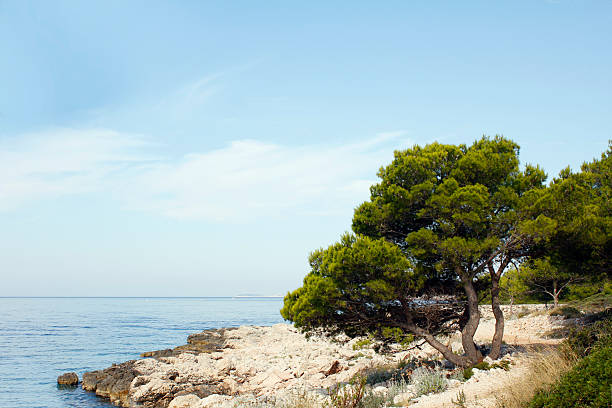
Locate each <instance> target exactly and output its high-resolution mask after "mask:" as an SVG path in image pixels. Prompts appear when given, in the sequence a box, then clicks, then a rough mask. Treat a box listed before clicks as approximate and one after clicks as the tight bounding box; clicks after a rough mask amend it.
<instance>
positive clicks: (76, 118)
mask: <svg viewBox="0 0 612 408" xmlns="http://www.w3.org/2000/svg"><path fill="white" fill-rule="evenodd" d="M611 38H612V1H607V0H605V1H604V0H602V1H588V0H587V1H566V0H558V1H553V0H548V1H546V0H542V1H537V0H529V1H508V2H490V1H482V2H480V1H464V2H456V1H385V2H361V1H337V2H328V1H308V2H286V1H266V2H253V1H225V2H204V1H154V0H147V1H135V0H134V1H129V2H125V1H86V2H85V1H59V0H58V1H55V0H50V1H42V0H41V1H26V0H19V1H17V0H14V1H12V0H10V1H8V0H0V55H1V58H2V60H1V63H0V277H1V282H2V284H1V285H0V296H232V295H236V294H244V293H257V294H263V295H272V294H281V295H283V294H285V293H286V292H287V291H289V290H293V289H295V288H296V287H298V286H300V285H301V282H302V279H303V277H304V275H305V274H306V273H307V272H308V263H307V258H308V254H309V252H310V251H312V250H314V249H316V248H319V247H322V246H327V245H330V244H332V243H333V242H334V241H336V240H337V239H338V238H339V237H340V236H341V234H342V233H343V232H345V231H347V230H350V225H351V219H352V213H353V209H354V208H355V207H356V206H358V205H359V204H360V203H361V202H363V201H364V200H367V199H368V197H369V190H368V188H369V186H370V185H371V184H373V183H375V182H376V172H377V170H378V169H379V168H380V167H381V166H382V165H385V164H387V163H389V162H390V161H391V160H392V158H393V151H394V150H398V149H405V148H408V147H410V146H412V145H414V144H419V145H425V144H427V143H431V142H434V141H438V142H442V143H453V144H459V143H464V144H470V143H472V142H473V141H474V140H476V139H478V138H480V137H481V136H482V135H496V134H502V135H504V136H506V137H509V138H511V139H513V140H514V141H516V142H517V143H519V144H520V146H521V156H520V157H521V162H522V164H525V163H533V164H539V165H541V166H542V167H543V168H544V169H545V170H546V171H547V173H548V174H549V177H552V176H554V175H556V174H557V173H558V172H559V170H560V169H562V168H564V167H566V166H568V165H569V166H571V167H572V168H573V169H578V168H579V166H580V164H581V163H582V162H584V161H590V160H592V159H593V158H594V157H597V156H599V155H600V154H601V152H603V151H604V150H605V149H606V148H607V141H608V140H609V139H612V98H611V95H612V80H611V76H612V48H611V47H610V39H611Z"/></svg>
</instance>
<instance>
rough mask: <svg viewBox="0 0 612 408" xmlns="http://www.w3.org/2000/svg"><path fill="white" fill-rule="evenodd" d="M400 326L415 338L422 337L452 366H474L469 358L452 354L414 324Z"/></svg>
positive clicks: (447, 348)
mask: <svg viewBox="0 0 612 408" xmlns="http://www.w3.org/2000/svg"><path fill="white" fill-rule="evenodd" d="M401 326H402V327H403V328H404V329H406V330H408V331H409V332H412V333H414V334H416V335H417V336H421V337H423V339H425V341H426V342H427V343H429V345H430V346H432V347H433V348H435V349H436V350H438V351H439V352H440V353H441V354H442V355H443V356H444V358H446V359H447V360H448V361H450V362H451V363H453V364H454V365H456V366H458V367H470V366H471V365H473V364H474V363H473V362H472V361H470V359H469V358H467V357H464V356H460V355H457V354H455V353H453V350H452V348H450V347H449V346H446V345H444V344H442V343H440V342H439V341H438V340H436V337H435V336H434V335H433V334H431V333H430V332H428V331H426V330H423V329H421V328H420V327H418V326H416V325H414V324H401Z"/></svg>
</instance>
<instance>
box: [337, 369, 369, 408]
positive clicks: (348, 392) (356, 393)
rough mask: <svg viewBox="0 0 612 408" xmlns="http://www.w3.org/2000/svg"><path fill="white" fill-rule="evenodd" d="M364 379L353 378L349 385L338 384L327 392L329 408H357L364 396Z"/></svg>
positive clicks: (360, 377)
mask: <svg viewBox="0 0 612 408" xmlns="http://www.w3.org/2000/svg"><path fill="white" fill-rule="evenodd" d="M365 387H366V378H365V377H362V376H357V377H354V378H353V379H352V380H351V382H350V383H349V384H338V385H336V386H335V387H333V388H331V389H330V390H329V400H330V403H329V407H330V408H357V407H358V406H359V403H360V402H361V400H362V399H363V396H364V394H365Z"/></svg>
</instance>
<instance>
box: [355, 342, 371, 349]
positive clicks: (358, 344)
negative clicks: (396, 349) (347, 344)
mask: <svg viewBox="0 0 612 408" xmlns="http://www.w3.org/2000/svg"><path fill="white" fill-rule="evenodd" d="M371 345H372V340H371V339H361V340H357V341H356V342H355V344H353V350H362V349H364V348H369V347H370V346H371Z"/></svg>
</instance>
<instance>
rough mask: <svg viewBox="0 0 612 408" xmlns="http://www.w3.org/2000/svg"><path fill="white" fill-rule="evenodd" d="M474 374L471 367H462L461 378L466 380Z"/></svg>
mask: <svg viewBox="0 0 612 408" xmlns="http://www.w3.org/2000/svg"><path fill="white" fill-rule="evenodd" d="M473 375H474V370H472V367H468V368H464V369H463V378H464V379H465V380H466V381H467V380H469V379H470V378H472V376H473Z"/></svg>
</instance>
